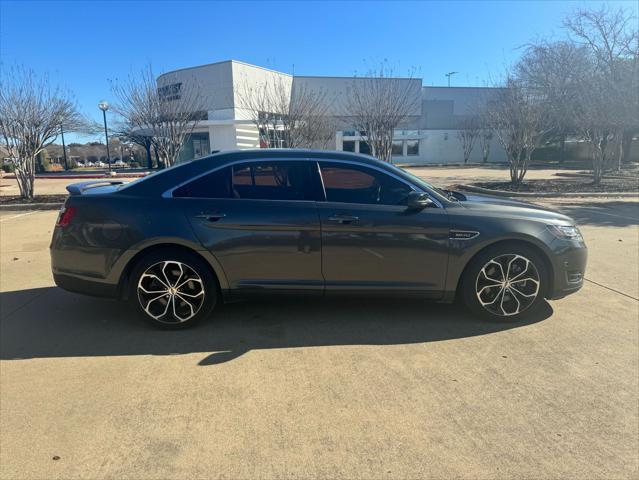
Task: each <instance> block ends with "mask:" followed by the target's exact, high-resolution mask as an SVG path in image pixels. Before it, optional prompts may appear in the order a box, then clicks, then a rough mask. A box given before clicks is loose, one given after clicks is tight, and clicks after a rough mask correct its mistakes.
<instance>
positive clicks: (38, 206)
mask: <svg viewBox="0 0 639 480" xmlns="http://www.w3.org/2000/svg"><path fill="white" fill-rule="evenodd" d="M63 204H64V202H59V203H13V204H12V203H3V204H0V211H2V210H10V211H16V212H20V211H24V210H58V209H60V208H61V207H62V205H63Z"/></svg>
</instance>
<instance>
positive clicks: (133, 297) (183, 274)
mask: <svg viewBox="0 0 639 480" xmlns="http://www.w3.org/2000/svg"><path fill="white" fill-rule="evenodd" d="M130 280H131V281H130V284H129V288H130V290H129V301H130V302H131V304H132V305H133V308H135V309H136V310H137V311H138V312H139V314H140V315H141V316H142V317H143V318H144V319H145V320H146V321H147V322H150V323H151V324H153V325H154V326H156V327H159V328H166V329H176V328H184V327H187V326H191V325H193V324H195V323H197V322H198V321H200V320H202V319H203V318H205V317H206V316H208V315H209V313H210V312H211V310H212V309H213V307H214V306H215V303H216V301H217V283H216V282H215V278H214V277H213V274H212V273H211V271H210V269H209V267H208V265H206V264H205V263H204V261H203V260H202V259H200V258H199V257H197V256H196V255H194V254H190V253H188V252H183V251H181V250H177V249H176V250H172V249H166V250H161V251H156V252H153V253H151V254H149V255H146V256H145V257H143V258H142V259H141V260H140V261H139V262H137V264H136V265H135V267H134V268H133V272H132V274H131V277H130Z"/></svg>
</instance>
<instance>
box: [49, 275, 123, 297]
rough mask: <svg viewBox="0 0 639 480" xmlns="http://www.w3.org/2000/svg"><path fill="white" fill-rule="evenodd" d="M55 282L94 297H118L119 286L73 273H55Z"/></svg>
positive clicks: (66, 288)
mask: <svg viewBox="0 0 639 480" xmlns="http://www.w3.org/2000/svg"><path fill="white" fill-rule="evenodd" d="M53 281H54V282H55V284H56V285H57V286H58V287H60V288H62V289H64V290H67V291H69V292H74V293H82V294H84V295H91V296H93V297H108V298H117V297H118V286H117V285H113V284H110V283H103V282H96V281H93V280H87V279H84V278H77V277H73V276H71V275H61V274H56V273H54V274H53Z"/></svg>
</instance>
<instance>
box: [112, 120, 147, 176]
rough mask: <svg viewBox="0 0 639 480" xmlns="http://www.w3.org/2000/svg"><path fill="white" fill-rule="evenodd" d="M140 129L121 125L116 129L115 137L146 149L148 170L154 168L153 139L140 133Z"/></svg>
mask: <svg viewBox="0 0 639 480" xmlns="http://www.w3.org/2000/svg"><path fill="white" fill-rule="evenodd" d="M140 132H141V131H140V129H139V128H136V127H135V126H133V125H129V124H127V123H122V122H121V123H119V124H117V125H116V127H115V134H114V136H115V137H117V138H119V139H120V140H121V141H123V142H131V143H134V144H136V145H139V146H140V147H142V148H144V152H145V154H146V164H147V168H149V169H152V168H153V159H152V158H151V146H152V144H153V142H152V137H151V136H149V135H144V134H142V133H140Z"/></svg>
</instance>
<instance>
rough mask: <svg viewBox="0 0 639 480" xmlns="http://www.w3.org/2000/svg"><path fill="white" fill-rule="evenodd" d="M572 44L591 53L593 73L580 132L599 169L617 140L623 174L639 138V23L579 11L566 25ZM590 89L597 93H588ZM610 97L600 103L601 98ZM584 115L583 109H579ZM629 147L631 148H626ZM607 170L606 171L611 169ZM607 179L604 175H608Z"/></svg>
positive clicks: (621, 15) (606, 11)
mask: <svg viewBox="0 0 639 480" xmlns="http://www.w3.org/2000/svg"><path fill="white" fill-rule="evenodd" d="M564 26H565V28H566V29H567V30H568V32H569V34H570V35H571V37H572V39H573V40H574V41H576V42H577V43H578V44H580V45H582V46H583V47H585V48H587V49H588V50H589V51H590V52H591V57H592V60H593V63H594V66H593V68H592V70H593V72H592V73H591V74H589V75H587V76H586V78H585V79H584V80H585V81H582V82H581V88H580V93H581V94H583V93H587V95H586V97H585V98H584V99H583V100H584V102H586V103H587V104H585V105H582V106H581V108H580V110H581V111H582V112H586V113H587V112H591V113H592V115H590V114H586V115H585V117H576V118H577V119H579V120H583V121H584V122H585V124H584V122H581V123H582V125H581V126H580V127H581V128H580V130H581V131H582V132H583V133H584V139H585V140H587V141H588V142H589V143H590V145H591V150H592V152H593V162H594V163H597V164H599V162H601V161H603V160H602V159H605V157H606V148H607V147H608V146H609V145H610V143H611V140H615V141H616V143H617V145H618V147H619V148H618V157H617V159H618V161H617V166H618V168H621V164H622V163H623V161H624V157H626V156H627V153H628V152H627V150H628V148H629V145H630V142H631V140H632V137H633V136H634V135H635V134H636V133H637V132H639V28H638V27H637V18H636V17H634V16H633V15H632V14H630V13H628V12H627V11H626V10H624V9H622V8H619V9H613V8H612V7H609V6H602V7H601V8H599V9H593V10H586V9H582V10H577V11H576V12H574V13H573V14H572V15H570V16H569V17H567V18H566V19H565V20H564ZM585 87H590V88H591V90H589V91H588V92H586V88H585ZM599 95H601V96H604V97H605V101H604V99H603V98H598V96H599ZM578 110H579V108H578ZM595 114H597V115H603V118H601V117H600V118H599V120H598V121H597V123H598V124H599V127H598V130H599V133H596V134H595V133H594V130H593V128H594V122H595V120H596V119H595V118H594V115H595ZM624 147H627V148H624ZM605 168H606V165H605V162H604V165H602V166H601V169H602V170H603V169H605ZM598 172H599V168H598V166H597V165H594V164H593V173H594V180H595V182H599V181H600V180H601V178H600V177H599V176H598V175H599V173H598ZM602 174H603V172H602Z"/></svg>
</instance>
